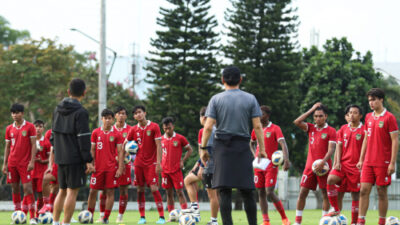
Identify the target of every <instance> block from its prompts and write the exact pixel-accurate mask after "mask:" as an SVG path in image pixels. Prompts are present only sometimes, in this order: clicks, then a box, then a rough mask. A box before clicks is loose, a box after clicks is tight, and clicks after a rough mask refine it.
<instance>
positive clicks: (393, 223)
mask: <svg viewBox="0 0 400 225" xmlns="http://www.w3.org/2000/svg"><path fill="white" fill-rule="evenodd" d="M399 224H400V222H399V219H398V218H397V217H394V216H389V217H388V218H386V223H385V225H399Z"/></svg>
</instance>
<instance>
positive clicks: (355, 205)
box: [351, 201, 359, 224]
mask: <svg viewBox="0 0 400 225" xmlns="http://www.w3.org/2000/svg"><path fill="white" fill-rule="evenodd" d="M358 204H359V201H352V202H351V224H355V223H357V218H358Z"/></svg>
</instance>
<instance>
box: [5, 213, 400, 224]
mask: <svg viewBox="0 0 400 225" xmlns="http://www.w3.org/2000/svg"><path fill="white" fill-rule="evenodd" d="M78 213H79V212H78V211H77V212H75V214H74V218H75V219H77V218H78ZM286 213H287V215H288V217H289V220H290V221H291V222H294V217H295V211H294V210H289V211H287V212H286ZM343 213H344V215H345V216H346V217H347V219H348V222H349V225H350V222H351V221H350V220H351V212H350V211H344V212H343ZM117 214H118V211H113V212H112V213H111V217H110V224H116V223H115V219H116V217H117ZM257 216H258V217H257V218H258V221H259V223H258V224H260V223H261V222H262V217H261V213H260V211H258V215H257ZM269 216H270V219H271V224H272V225H280V224H281V217H280V215H279V213H278V212H276V211H271V212H270V213H269ZM388 216H396V217H400V210H397V211H393V210H392V211H389V212H388ZM98 218H99V214H98V212H96V213H95V215H94V220H97V219H98ZM209 218H210V212H209V211H204V212H201V222H200V223H198V224H206V223H207V222H208V220H209ZM320 218H321V210H305V211H304V213H303V223H302V225H318V223H319V219H320ZM157 219H158V213H157V211H146V220H147V224H155V221H157ZM166 219H168V215H166ZM138 220H139V212H138V211H127V212H126V213H125V215H124V223H123V224H125V225H133V224H137V221H138ZM233 221H234V224H236V225H245V224H247V219H246V214H245V212H244V211H233ZM10 223H11V212H0V225H9V224H10ZM218 223H219V224H221V225H222V221H221V218H218ZM377 223H378V211H368V215H367V224H368V225H372V224H377ZM168 224H171V225H172V224H177V223H175V222H171V223H168Z"/></svg>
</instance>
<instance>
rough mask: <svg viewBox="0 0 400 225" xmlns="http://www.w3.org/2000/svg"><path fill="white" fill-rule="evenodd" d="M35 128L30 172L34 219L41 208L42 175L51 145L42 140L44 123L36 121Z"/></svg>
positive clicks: (47, 161)
mask: <svg viewBox="0 0 400 225" xmlns="http://www.w3.org/2000/svg"><path fill="white" fill-rule="evenodd" d="M33 124H34V125H35V128H36V149H37V153H36V157H35V168H34V169H33V171H32V174H33V175H32V189H33V191H34V192H36V194H37V200H36V209H37V210H36V218H37V217H39V209H41V208H42V206H43V195H42V184H43V175H44V172H45V171H46V170H47V166H48V163H49V155H50V148H51V144H50V141H49V140H47V139H46V138H44V136H43V131H44V122H43V121H41V120H36V121H35V122H34V123H33Z"/></svg>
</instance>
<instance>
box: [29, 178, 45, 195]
mask: <svg viewBox="0 0 400 225" xmlns="http://www.w3.org/2000/svg"><path fill="white" fill-rule="evenodd" d="M42 184H43V178H33V179H32V190H33V191H34V192H42V190H43V188H42Z"/></svg>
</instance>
